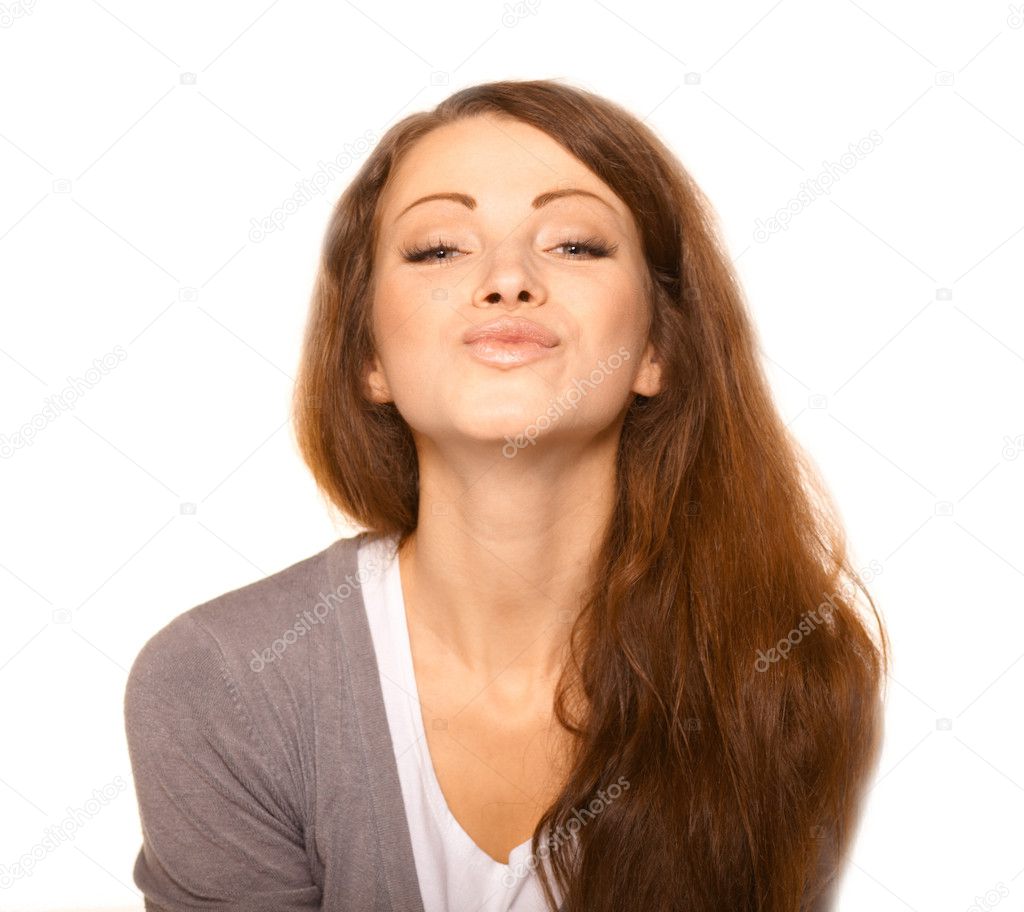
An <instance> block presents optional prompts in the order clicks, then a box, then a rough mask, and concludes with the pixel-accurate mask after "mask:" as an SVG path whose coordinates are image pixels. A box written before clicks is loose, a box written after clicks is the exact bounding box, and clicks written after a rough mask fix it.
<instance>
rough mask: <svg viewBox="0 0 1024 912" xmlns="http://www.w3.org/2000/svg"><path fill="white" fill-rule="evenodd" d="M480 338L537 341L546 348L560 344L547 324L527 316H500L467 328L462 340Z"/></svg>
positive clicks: (504, 340)
mask: <svg viewBox="0 0 1024 912" xmlns="http://www.w3.org/2000/svg"><path fill="white" fill-rule="evenodd" d="M479 339H493V340H495V341H496V342H510V343H514V342H536V343H537V344H538V345H543V346H545V347H546V348H553V347H554V346H556V345H557V344H558V336H556V335H555V334H554V333H553V332H552V331H551V330H550V329H548V328H547V327H546V326H542V325H541V324H540V323H534V322H533V320H527V319H526V318H525V317H499V318H498V319H497V320H490V321H489V322H487V323H481V324H479V325H478V326H471V327H470V328H469V329H468V330H466V332H465V334H464V335H463V337H462V341H463V342H466V343H469V342H476V341H477V340H479Z"/></svg>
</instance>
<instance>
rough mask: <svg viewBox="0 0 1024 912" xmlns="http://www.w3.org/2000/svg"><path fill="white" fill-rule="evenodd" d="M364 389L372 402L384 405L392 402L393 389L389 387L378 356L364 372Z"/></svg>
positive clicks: (369, 363) (368, 364)
mask: <svg viewBox="0 0 1024 912" xmlns="http://www.w3.org/2000/svg"><path fill="white" fill-rule="evenodd" d="M363 388H364V392H365V393H366V395H367V397H368V398H369V399H370V401H371V402H375V403H377V404H378V405H383V404H384V403H385V402H391V401H392V396H391V388H390V387H389V386H388V380H387V377H386V376H385V375H384V368H383V367H382V366H381V363H380V359H379V358H378V357H377V356H376V355H374V356H373V358H372V359H371V360H370V361H369V362H368V363H367V366H366V370H365V371H364V372H363Z"/></svg>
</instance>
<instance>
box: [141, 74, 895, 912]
mask: <svg viewBox="0 0 1024 912" xmlns="http://www.w3.org/2000/svg"><path fill="white" fill-rule="evenodd" d="M294 413H295V427H296V433H297V439H298V443H299V446H300V449H301V452H302V454H303V456H304V458H305V460H306V462H307V463H308V465H309V467H310V469H311V471H312V473H313V475H314V477H315V479H316V481H317V483H318V485H319V486H320V488H321V490H322V491H323V492H324V494H325V496H326V498H327V500H328V502H329V503H330V504H331V505H333V506H334V507H336V508H337V510H338V511H339V512H340V513H341V515H342V516H343V517H344V518H346V519H347V520H348V521H350V522H351V523H354V524H356V525H358V526H361V527H362V528H363V530H364V531H362V532H361V533H360V534H359V535H357V536H356V537H354V538H345V539H340V540H339V541H337V542H335V543H334V544H333V545H331V546H330V547H329V548H328V549H326V550H325V551H323V552H321V553H320V554H317V555H314V556H312V557H310V558H308V559H306V560H304V561H302V562H300V563H298V564H295V565H294V566H292V567H289V568H287V569H286V570H283V571H281V572H279V573H277V574H275V575H273V576H271V577H268V578H267V579H264V580H260V581H258V582H256V583H253V584H252V585H250V586H247V587H244V588H243V589H240V590H236V591H235V592H231V593H226V594H224V595H222V596H220V597H218V598H216V599H213V600H212V601H210V602H208V603H205V604H204V605H200V606H197V607H196V608H194V609H192V610H191V611H189V612H186V613H185V614H183V615H181V616H179V617H178V618H176V619H175V620H174V621H172V622H171V624H169V625H168V626H167V627H166V628H164V629H163V630H161V631H160V632H158V633H157V634H156V635H155V636H154V637H153V638H152V639H151V640H150V641H149V642H148V643H147V644H146V646H145V647H144V649H143V651H142V652H141V653H140V655H139V657H138V658H137V659H136V662H135V664H134V666H133V668H132V675H131V677H130V680H129V684H128V690H127V693H126V714H127V727H128V736H129V747H130V750H131V756H132V763H133V769H134V772H135V778H136V789H137V793H138V796H139V807H140V814H141V817H142V822H143V836H144V842H143V847H142V850H141V851H140V853H139V857H138V859H137V863H136V869H135V878H136V883H137V884H138V885H139V886H140V888H141V889H142V890H143V891H144V892H145V894H146V897H147V909H165V910H176V909H186V908H188V909H191V908H198V907H203V908H225V909H226V908H231V909H257V908H266V909H275V910H299V909H318V908H322V909H337V910H341V909H377V910H385V909H387V910H395V912H397V910H400V909H401V910H417V912H435V910H459V912H464V910H468V912H473V910H495V912H498V910H501V912H505V910H510V912H540V910H543V909H556V908H561V909H563V910H565V912H583V910H586V912H624V910H634V909H635V910H645V912H649V910H680V909H686V910H688V912H721V910H723V909H729V910H731V912H739V910H749V912H754V910H758V912H800V910H812V909H813V910H819V912H820V910H826V909H829V908H831V903H832V899H833V897H834V895H835V888H836V885H837V883H838V882H839V878H840V875H841V871H842V865H843V863H844V861H845V859H846V857H847V852H848V849H849V847H850V845H851V843H852V839H853V836H854V834H855V832H856V827H857V822H858V817H859V813H860V808H861V804H862V801H863V798H864V794H865V785H866V783H867V781H868V780H869V778H870V776H871V774H872V772H873V769H874V767H875V763H876V761H877V757H878V752H879V747H880V744H881V740H882V730H883V723H882V691H883V684H884V676H885V672H886V667H887V661H888V643H887V637H886V633H885V629H884V627H883V625H882V621H881V619H880V618H879V616H878V613H877V611H875V609H874V604H873V602H872V601H871V598H870V596H869V595H868V593H867V590H866V588H865V586H864V581H863V580H862V578H861V577H860V576H859V575H858V574H857V573H856V571H855V570H854V568H853V567H852V566H851V565H850V562H849V558H848V556H847V554H846V548H845V542H844V538H843V535H842V530H841V528H840V526H839V524H838V522H837V521H836V519H835V511H834V508H833V507H832V506H831V504H830V501H829V497H828V494H827V492H826V491H825V490H824V487H823V485H822V484H821V483H820V481H819V480H818V479H817V477H816V475H815V472H814V470H813V467H812V463H811V460H809V459H808V458H806V456H805V455H804V454H803V453H802V452H801V450H800V447H799V446H798V444H797V443H796V441H795V440H794V439H793V438H792V437H791V436H790V434H789V433H788V432H787V429H786V427H785V425H784V423H783V422H782V421H781V420H780V418H779V416H778V414H777V412H776V410H775V408H774V406H773V402H772V397H771V392H770V389H769V386H768V384H767V382H766V379H765V377H764V374H763V372H762V369H761V366H760V362H759V358H758V352H757V342H756V335H755V332H754V329H753V326H752V323H751V320H750V317H749V315H748V314H747V312H746V309H745V306H744V303H743V300H742V295H741V292H740V289H739V286H738V283H737V280H736V278H735V275H734V273H733V271H732V268H731V264H730V262H729V260H728V257H727V256H726V254H725V253H724V252H723V250H722V247H721V243H720V241H719V239H718V234H717V229H716V227H715V223H714V217H713V213H712V210H711V208H710V206H709V205H708V203H707V201H706V200H705V198H704V197H703V196H702V194H701V193H700V191H699V189H698V188H697V187H696V186H695V185H694V183H693V181H692V180H691V178H690V177H689V175H688V174H687V172H686V171H685V170H684V168H683V167H682V165H681V164H680V163H679V162H678V160H677V159H676V158H675V157H674V156H673V154H672V153H671V152H670V151H669V150H668V149H667V148H666V147H665V145H664V144H663V143H662V142H661V141H660V140H659V139H658V138H657V137H656V136H655V135H654V133H653V132H652V131H651V130H649V129H648V128H647V127H645V126H644V124H643V123H642V122H640V121H639V120H638V119H637V118H635V117H634V116H633V115H631V114H630V113H629V112H627V111H625V110H623V109H622V108H621V107H619V106H617V105H615V104H613V103H611V102H609V101H607V100H605V99H602V98H600V97H598V96H595V95H594V94H591V93H589V92H586V91H583V90H580V89H576V88H572V87H569V86H567V85H565V84H562V83H559V82H554V81H544V80H540V81H522V82H512V81H509V82H497V83H490V84H485V85H478V86H473V87H470V88H467V89H464V90H462V91H459V92H457V93H455V94H454V95H452V96H450V97H449V98H447V99H446V100H445V101H443V102H442V103H441V104H440V105H438V106H437V108H435V109H434V110H433V111H430V112H425V113H419V114H415V115H412V116H410V117H407V118H405V119H404V120H402V121H401V122H399V123H398V124H396V125H395V126H393V127H392V128H391V129H390V130H389V131H388V132H387V134H386V135H385V136H384V137H383V139H382V140H381V141H380V142H379V144H378V145H377V146H376V147H375V148H374V150H373V151H372V153H371V154H370V156H369V158H368V160H367V161H366V162H365V164H364V166H363V167H362V169H361V170H360V172H359V173H358V174H357V175H356V177H355V178H354V179H353V181H352V182H351V184H350V185H349V187H348V188H347V189H346V191H345V193H344V194H343V196H342V197H341V199H340V201H339V202H338V205H337V208H336V211H335V214H334V217H333V219H332V222H331V224H330V227H329V230H328V233H327V237H326V239H325V243H324V249H323V257H322V264H321V271H320V275H319V278H318V283H317V287H316V292H315V296H314V300H313V302H312V308H311V313H310V317H309V322H308V327H307V333H306V338H305V343H304V351H303V355H302V361H301V370H300V375H299V379H298V383H297V386H296V391H295V409H294ZM858 593H863V594H864V595H865V596H866V597H867V602H868V603H869V604H870V605H871V609H872V611H873V612H874V616H875V619H876V620H877V624H878V631H879V636H878V638H877V640H876V639H875V638H874V637H873V636H872V632H871V630H870V628H869V627H868V625H867V624H866V623H865V620H864V618H863V617H862V615H865V616H866V613H865V612H862V611H861V610H860V609H861V608H862V606H861V605H860V604H859V603H858V600H857V598H856V595H857V594H858ZM295 618H300V620H298V621H296V620H294V619H295ZM288 634H291V636H290V637H289V636H288ZM204 903H205V904H204ZM218 903H220V904H218Z"/></svg>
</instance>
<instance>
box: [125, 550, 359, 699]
mask: <svg viewBox="0 0 1024 912" xmlns="http://www.w3.org/2000/svg"><path fill="white" fill-rule="evenodd" d="M364 536H365V533H360V534H359V535H356V536H354V537H351V538H341V539H338V540H337V541H335V542H334V543H333V544H331V545H330V546H329V547H327V548H325V549H324V550H322V551H320V552H318V553H316V554H313V555H311V556H309V557H306V558H304V559H302V560H300V561H297V562H296V563H293V564H291V565H290V566H288V567H286V568H284V569H283V570H279V571H277V572H276V573H273V574H270V575H269V576H266V577H263V578H262V579H258V580H256V581H254V582H252V583H248V584H247V585H244V586H241V587H239V588H237V589H233V590H230V591H228V592H225V593H222V594H220V595H218V596H216V597H215V598H212V599H209V600H207V601H205V602H202V603H201V604H199V605H196V606H194V607H192V608H190V609H188V610H187V611H184V612H182V613H181V614H179V615H177V616H176V617H174V618H173V619H172V620H171V621H169V622H168V623H167V624H165V625H164V626H163V627H161V628H160V629H159V630H157V631H156V632H155V633H154V634H152V635H151V636H150V638H149V639H148V640H147V641H146V642H145V643H144V645H143V646H142V648H141V650H140V651H139V653H138V655H137V656H136V658H135V661H134V662H133V664H132V667H131V670H130V673H129V685H131V684H133V683H135V684H142V683H144V682H147V681H152V682H153V683H159V684H162V685H165V686H166V685H168V684H170V683H171V682H172V681H174V680H176V679H181V680H182V681H183V682H184V681H187V680H188V679H189V678H191V677H193V676H194V675H195V674H197V673H202V672H203V671H205V672H206V674H207V675H210V674H217V676H218V677H219V674H220V673H219V670H220V669H221V668H224V669H226V670H227V671H228V672H229V673H230V674H231V675H232V676H233V677H234V678H236V679H239V680H241V679H242V678H244V677H245V675H244V672H245V670H247V669H248V670H249V671H251V672H259V671H262V670H263V669H265V668H266V667H268V666H269V665H271V664H273V663H275V662H277V661H279V660H281V659H282V658H283V657H284V654H285V653H286V652H287V651H288V650H292V649H294V651H295V652H296V653H302V652H303V651H304V649H305V648H306V644H305V643H304V642H303V640H304V639H305V638H306V637H307V635H308V634H310V633H311V632H313V629H314V628H315V627H316V626H317V625H318V624H324V623H325V622H326V621H327V619H328V615H327V613H325V608H326V609H328V610H329V611H330V612H331V613H333V612H335V611H337V610H338V609H339V608H341V609H342V610H345V609H350V608H351V606H352V604H353V601H354V600H353V599H352V592H353V591H354V588H355V587H348V588H347V589H345V588H342V587H339V585H338V583H339V581H343V580H344V578H345V577H346V576H348V575H350V574H351V571H352V570H353V569H355V568H356V565H357V548H358V545H359V543H360V542H361V541H362V540H363V538H364ZM318 606H319V607H318ZM302 664H303V663H302V662H301V661H296V662H290V663H284V662H281V667H282V668H284V667H286V665H287V666H288V667H290V668H291V669H292V670H295V669H298V668H299V667H300V666H301V665H302ZM129 690H131V686H129Z"/></svg>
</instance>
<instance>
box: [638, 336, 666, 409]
mask: <svg viewBox="0 0 1024 912" xmlns="http://www.w3.org/2000/svg"><path fill="white" fill-rule="evenodd" d="M633 392H634V393H638V394H639V395H641V396H647V397H650V396H656V395H658V393H660V392H661V362H659V361H658V354H657V352H656V351H655V350H654V345H653V344H648V346H647V350H646V351H645V352H644V360H643V365H642V367H641V368H640V371H639V373H638V374H637V376H636V380H635V381H634V382H633Z"/></svg>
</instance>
